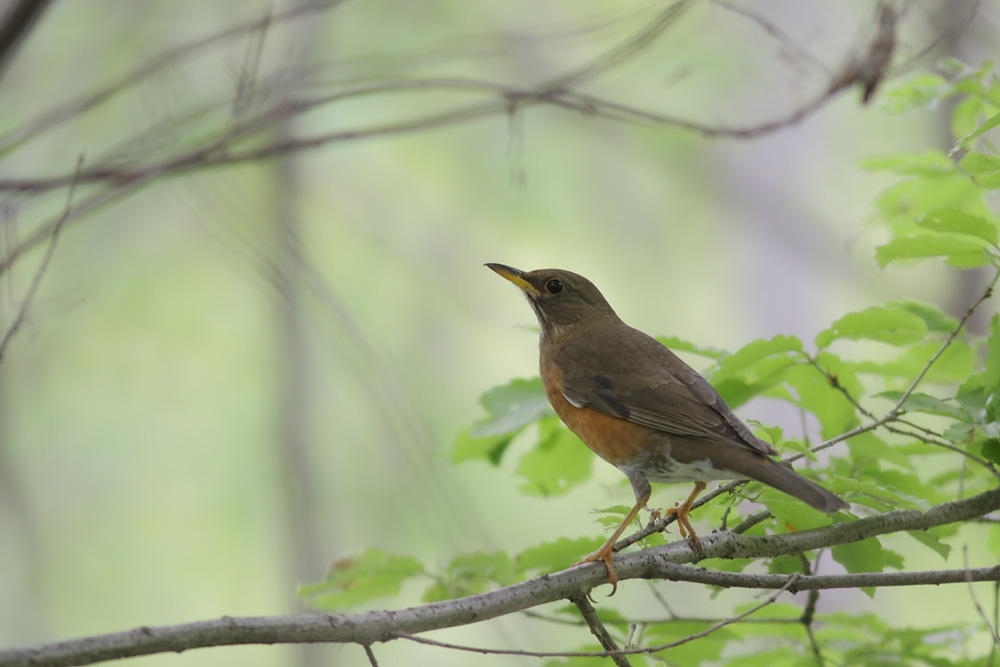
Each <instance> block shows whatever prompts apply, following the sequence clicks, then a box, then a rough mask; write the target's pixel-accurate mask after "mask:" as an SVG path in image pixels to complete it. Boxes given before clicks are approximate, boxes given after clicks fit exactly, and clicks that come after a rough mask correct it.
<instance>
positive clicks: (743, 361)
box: [712, 334, 802, 381]
mask: <svg viewBox="0 0 1000 667" xmlns="http://www.w3.org/2000/svg"><path fill="white" fill-rule="evenodd" d="M801 351H802V341H800V340H799V339H798V338H796V337H795V336H783V335H780V334H779V335H777V336H775V337H774V338H770V339H764V338H759V339H757V340H755V341H752V342H750V343H747V344H746V345H744V346H743V347H741V348H740V349H738V350H736V351H735V352H733V353H732V354H730V355H729V356H726V357H723V358H722V359H720V360H719V362H718V364H716V369H715V370H714V371H713V372H712V380H714V381H719V380H724V379H726V378H730V377H733V376H734V375H736V374H738V373H745V372H748V371H752V370H753V367H754V365H755V364H757V363H758V362H759V361H761V360H763V359H767V358H768V357H772V356H774V355H780V354H783V353H786V352H801Z"/></svg>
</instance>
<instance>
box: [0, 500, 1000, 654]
mask: <svg viewBox="0 0 1000 667" xmlns="http://www.w3.org/2000/svg"><path fill="white" fill-rule="evenodd" d="M997 509H1000V487H998V488H995V489H992V490H990V491H987V492H985V493H981V494H979V495H978V496H973V497H971V498H966V499H964V500H958V501H954V502H950V503H944V504H941V505H937V506H935V507H933V508H931V509H930V510H928V511H927V512H926V513H921V512H919V511H917V510H905V511H899V512H887V513H885V514H880V515H878V516H873V517H868V518H865V519H858V520H857V521H848V522H844V523H838V524H834V525H832V526H827V527H825V528H817V529H814V530H806V531H802V532H798V533H789V534H787V535H758V536H746V535H734V534H731V533H718V534H714V535H708V536H706V537H703V538H702V544H703V547H704V555H705V556H706V557H710V558H761V557H772V556H782V555H787V554H795V553H799V552H802V551H808V550H811V549H818V548H822V547H830V546H833V545H836V544H845V543H848V542H855V541H859V540H864V539H867V538H870V537H875V536H877V535H884V534H887V533H895V532H899V531H904V530H924V529H927V528H932V527H934V526H941V525H945V524H949V523H955V522H959V521H967V520H969V519H974V518H977V517H980V516H982V515H984V514H986V513H987V512H992V511H995V510H997ZM696 557H697V556H696V554H695V553H694V552H693V551H692V549H691V548H690V547H689V546H688V544H687V542H686V541H685V542H674V543H671V544H667V545H664V546H661V547H656V548H654V549H646V550H644V551H638V552H636V553H630V554H626V555H623V556H621V555H620V556H617V557H616V558H615V561H616V564H615V567H616V569H617V571H618V577H619V579H622V580H625V579H640V578H644V579H648V578H654V579H659V578H667V579H676V580H690V581H694V580H696V579H695V577H701V578H702V579H703V580H704V582H705V583H712V584H717V585H728V586H741V587H747V588H779V589H780V588H786V587H787V589H788V590H810V589H816V588H842V587H844V586H875V585H879V586H912V585H919V584H938V583H964V582H966V581H968V580H969V579H970V578H971V579H972V580H973V581H977V580H978V581H985V580H992V581H996V580H998V579H1000V567H994V568H986V569H978V570H957V571H945V572H936V573H933V574H922V573H910V572H900V573H870V574H866V573H863V574H854V575H827V576H812V577H803V576H799V577H798V578H797V580H796V581H794V582H791V583H790V582H789V578H788V577H786V576H783V575H751V574H742V573H729V572H714V571H711V570H706V569H701V568H693V567H680V565H681V564H682V563H688V562H691V561H693V560H694V559H695V558H696ZM606 581H607V570H606V569H605V567H604V565H603V563H589V564H587V565H583V566H580V567H574V568H571V569H568V570H562V571H561V572H555V573H553V574H546V575H542V576H540V577H535V578H534V579H529V580H528V581H524V582H521V583H518V584H514V585H513V586H507V587H506V588H501V589H499V590H496V591H491V592H489V593H483V594H480V595H472V596H469V597H465V598H460V599H458V600H448V601H445V602H435V603H431V604H426V605H422V606H419V607H410V608H408V609H400V610H396V611H371V612H366V613H362V614H316V615H301V616H274V617H246V618H229V617H224V618H222V619H219V620H215V621H201V622H197V623H187V624H184V625H174V626H164V627H158V628H148V627H144V628H138V629H135V630H129V631H126V632H116V633H112V634H106V635H98V636H93V637H84V638H81V639H72V640H67V641H62V642H56V643H52V644H43V645H39V646H33V647H25V648H15V649H8V650H5V651H0V667H28V666H34V667H40V666H42V665H47V666H56V665H86V664H91V663H95V662H100V661H103V660H114V659H118V658H126V657H132V656H139V655H149V654H152V653H162V652H166V651H184V650H187V649H192V648H201V647H206V646H226V645H235V644H277V643H300V642H340V643H357V644H361V645H370V644H372V643H374V642H383V641H388V640H390V639H393V638H395V637H398V636H399V634H400V633H402V634H417V633H421V632H427V631H429V630H436V629H440V628H447V627H454V626H458V625H465V624H468V623H477V622H480V621H485V620H489V619H491V618H496V617H498V616H503V615H505V614H509V613H511V612H515V611H521V610H524V609H528V608H531V607H536V606H539V605H542V604H545V603H548V602H554V601H556V600H561V599H574V598H577V597H578V596H580V595H582V594H585V593H586V592H587V591H589V590H590V589H591V588H593V587H594V586H598V585H600V584H602V583H605V582H606Z"/></svg>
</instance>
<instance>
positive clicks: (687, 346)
mask: <svg viewBox="0 0 1000 667" xmlns="http://www.w3.org/2000/svg"><path fill="white" fill-rule="evenodd" d="M656 340H657V341H659V342H660V344H661V345H666V346H667V347H669V348H670V349H671V350H673V351H674V352H693V353H694V354H697V355H699V356H702V357H707V358H709V359H721V358H722V357H724V356H726V355H727V354H728V352H726V351H725V350H721V349H719V348H717V347H705V346H702V345H695V344H694V343H692V342H690V341H686V340H681V339H680V338H678V337H677V336H657V337H656Z"/></svg>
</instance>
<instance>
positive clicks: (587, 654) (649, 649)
mask: <svg viewBox="0 0 1000 667" xmlns="http://www.w3.org/2000/svg"><path fill="white" fill-rule="evenodd" d="M798 577H799V575H798V574H793V575H791V576H790V577H788V581H786V582H785V585H784V586H782V587H781V588H779V589H778V590H776V591H775V592H774V593H772V594H771V595H769V596H768V598H767V599H766V600H764V601H763V602H761V603H760V604H758V605H756V606H755V607H752V608H751V609H748V610H746V611H745V612H743V613H742V614H739V615H737V616H733V617H731V618H727V619H723V620H721V621H719V622H718V623H716V624H714V625H712V626H710V627H708V628H705V629H704V630H702V631H701V632H696V633H694V634H693V635H688V636H687V637H684V638H683V639H678V640H677V641H673V642H670V643H668V644H659V645H657V646H646V647H643V648H633V649H617V650H613V651H612V650H607V651H523V650H520V649H489V648H481V647H474V646H463V645H461V644H450V643H448V642H439V641H436V640H434V639H428V638H426V637H418V636H416V635H408V634H404V633H397V636H398V637H400V638H401V639H409V640H411V641H414V642H417V643H419V644H428V645H430V646H439V647H441V648H449V649H454V650H457V651H469V652H472V653H483V654H492V655H520V656H526V657H532V658H606V657H613V656H615V655H622V656H625V655H639V654H651V653H659V652H660V651H666V650H669V649H672V648H676V647H678V646H682V645H683V644H687V643H689V642H693V641H694V640H696V639H701V638H703V637H707V636H708V635H710V634H712V633H713V632H716V631H717V630H721V629H722V628H724V627H726V626H727V625H732V624H733V623H737V622H739V621H741V620H743V619H744V618H746V617H747V616H750V615H751V614H755V613H757V612H758V611H760V610H761V609H763V608H764V607H766V606H768V605H770V604H773V603H774V602H775V601H776V600H777V599H778V597H779V596H780V595H781V594H782V593H784V592H785V591H787V590H789V589H790V588H791V587H792V586H793V585H794V584H795V582H796V581H798Z"/></svg>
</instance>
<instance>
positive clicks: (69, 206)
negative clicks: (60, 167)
mask: <svg viewBox="0 0 1000 667" xmlns="http://www.w3.org/2000/svg"><path fill="white" fill-rule="evenodd" d="M81 167H83V155H80V157H79V158H77V161H76V173H77V174H79V173H80V168H81ZM75 192H76V181H73V182H72V183H70V186H69V192H68V193H67V194H66V208H65V209H64V210H63V214H62V215H61V216H60V217H59V220H58V221H57V222H56V226H55V227H54V228H53V230H52V235H51V236H50V237H49V247H48V248H47V249H46V250H45V255H44V256H43V257H42V262H41V264H39V265H38V269H37V270H36V271H35V277H34V278H33V279H32V280H31V285H29V286H28V291H27V292H26V293H25V295H24V300H23V301H22V302H21V307H20V308H19V309H18V311H17V316H16V317H14V321H13V322H11V325H10V327H9V328H8V329H7V331H6V332H5V333H4V335H3V340H0V362H2V361H3V355H4V352H5V351H6V350H7V346H8V345H9V344H10V341H11V339H12V338H13V337H14V334H15V333H17V330H18V329H20V328H21V324H22V323H23V322H24V318H25V317H26V316H27V314H28V308H29V307H30V306H31V301H32V299H34V298H35V292H37V291H38V287H39V285H41V284H42V276H44V275H45V271H46V270H47V269H48V268H49V261H51V259H52V255H53V253H55V250H56V240H58V238H59V231H60V230H61V229H62V227H63V225H64V224H65V223H66V221H67V220H68V219H69V215H70V213H71V212H72V210H73V194H74V193H75Z"/></svg>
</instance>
